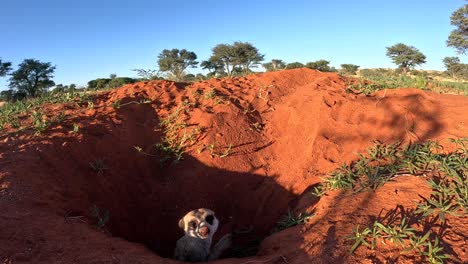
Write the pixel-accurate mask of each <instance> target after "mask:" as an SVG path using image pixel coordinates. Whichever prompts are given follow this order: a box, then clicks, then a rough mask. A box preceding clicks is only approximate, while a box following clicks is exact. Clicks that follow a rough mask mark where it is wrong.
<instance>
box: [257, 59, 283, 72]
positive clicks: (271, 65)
mask: <svg viewBox="0 0 468 264" xmlns="http://www.w3.org/2000/svg"><path fill="white" fill-rule="evenodd" d="M262 66H263V68H265V70H266V71H278V70H284V69H285V68H286V63H285V62H284V61H282V60H279V59H272V60H271V61H270V62H266V63H263V64H262Z"/></svg>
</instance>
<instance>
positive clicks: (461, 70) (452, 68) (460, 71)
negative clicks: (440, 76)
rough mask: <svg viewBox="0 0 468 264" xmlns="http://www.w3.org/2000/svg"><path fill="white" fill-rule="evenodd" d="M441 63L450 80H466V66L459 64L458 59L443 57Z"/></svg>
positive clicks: (467, 70) (467, 77)
mask: <svg viewBox="0 0 468 264" xmlns="http://www.w3.org/2000/svg"><path fill="white" fill-rule="evenodd" d="M442 61H443V62H444V64H445V68H446V69H447V73H448V74H449V75H450V76H451V77H452V78H462V79H468V64H464V63H461V62H460V59H459V58H458V57H445V58H444V59H443V60H442Z"/></svg>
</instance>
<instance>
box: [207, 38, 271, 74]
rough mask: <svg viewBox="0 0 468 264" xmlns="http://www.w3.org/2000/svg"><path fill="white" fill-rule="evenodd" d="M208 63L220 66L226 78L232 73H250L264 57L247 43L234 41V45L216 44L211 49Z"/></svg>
mask: <svg viewBox="0 0 468 264" xmlns="http://www.w3.org/2000/svg"><path fill="white" fill-rule="evenodd" d="M212 52H213V54H212V55H211V57H210V59H209V61H211V62H212V63H218V64H222V65H223V67H224V69H225V70H226V73H227V75H228V76H233V75H234V73H236V74H239V73H244V74H247V73H250V72H251V68H253V67H256V66H257V65H258V64H260V62H261V61H263V58H264V55H262V54H260V53H259V51H258V49H257V48H256V47H254V46H253V45H252V44H251V43H249V42H240V41H236V42H234V44H232V45H231V44H218V45H216V46H215V47H214V48H213V49H212Z"/></svg>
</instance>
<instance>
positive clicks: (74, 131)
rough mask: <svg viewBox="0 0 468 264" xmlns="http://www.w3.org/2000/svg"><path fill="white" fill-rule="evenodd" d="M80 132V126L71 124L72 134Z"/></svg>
mask: <svg viewBox="0 0 468 264" xmlns="http://www.w3.org/2000/svg"><path fill="white" fill-rule="evenodd" d="M79 131H80V126H79V125H78V124H77V123H73V130H72V133H74V134H77V133H78V132H79Z"/></svg>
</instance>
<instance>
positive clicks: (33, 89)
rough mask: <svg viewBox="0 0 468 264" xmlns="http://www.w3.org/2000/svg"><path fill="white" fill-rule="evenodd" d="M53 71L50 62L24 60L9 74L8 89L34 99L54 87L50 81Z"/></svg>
mask: <svg viewBox="0 0 468 264" xmlns="http://www.w3.org/2000/svg"><path fill="white" fill-rule="evenodd" d="M54 71H55V66H52V65H51V63H50V62H40V61H39V60H35V59H25V60H24V61H23V62H22V63H21V64H20V65H19V66H18V69H17V70H16V71H14V72H13V73H11V78H10V84H9V87H10V88H12V89H14V90H15V91H16V93H19V94H25V95H29V96H32V97H35V96H37V95H39V94H40V93H42V92H44V91H45V90H46V89H47V88H49V87H52V86H54V85H55V83H54V81H52V78H53V77H54V76H53V73H54Z"/></svg>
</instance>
